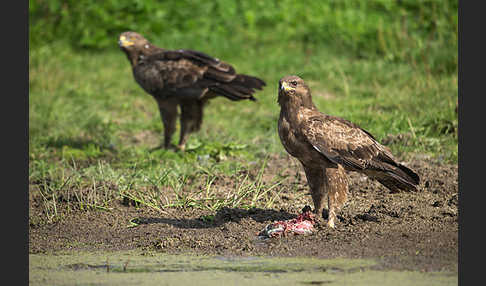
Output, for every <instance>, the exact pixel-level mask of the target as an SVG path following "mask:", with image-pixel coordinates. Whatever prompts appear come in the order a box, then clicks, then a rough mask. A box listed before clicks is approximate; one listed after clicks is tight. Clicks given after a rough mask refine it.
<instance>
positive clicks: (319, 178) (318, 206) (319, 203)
mask: <svg viewBox="0 0 486 286" xmlns="http://www.w3.org/2000/svg"><path fill="white" fill-rule="evenodd" d="M302 165H303V167H304V171H305V176H306V178H307V184H308V185H309V188H310V193H311V196H312V201H313V202H314V213H315V214H316V219H318V220H319V219H320V218H321V217H322V211H323V209H324V204H325V203H326V200H325V199H326V191H327V190H326V189H325V186H324V169H323V168H322V167H320V166H306V165H304V164H302Z"/></svg>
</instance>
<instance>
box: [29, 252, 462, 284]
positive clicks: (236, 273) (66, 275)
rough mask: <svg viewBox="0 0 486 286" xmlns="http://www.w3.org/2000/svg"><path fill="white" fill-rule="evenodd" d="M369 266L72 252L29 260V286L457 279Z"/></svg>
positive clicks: (447, 274) (361, 262) (430, 281)
mask: <svg viewBox="0 0 486 286" xmlns="http://www.w3.org/2000/svg"><path fill="white" fill-rule="evenodd" d="M375 265H376V262H375V261H373V260H361V259H317V258H270V257H221V256H191V255H168V254H163V253H157V254H150V255H147V254H145V255H144V254H142V253H141V252H136V251H125V252H89V253H88V252H86V253H83V252H75V253H63V254H51V255H44V254H31V255H29V285H194V286H195V285H223V284H224V285H252V286H255V285H394V286H399V285H457V284H458V277H457V273H450V272H427V273H423V272H418V271H417V272H413V271H381V270H380V271H378V270H374V269H373V266H375Z"/></svg>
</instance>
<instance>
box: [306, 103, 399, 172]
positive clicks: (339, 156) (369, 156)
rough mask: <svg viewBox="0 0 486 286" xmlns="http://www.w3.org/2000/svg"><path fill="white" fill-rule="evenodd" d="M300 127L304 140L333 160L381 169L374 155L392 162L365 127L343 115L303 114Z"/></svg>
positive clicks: (351, 165)
mask: <svg viewBox="0 0 486 286" xmlns="http://www.w3.org/2000/svg"><path fill="white" fill-rule="evenodd" d="M302 127H303V128H302V130H303V133H304V136H305V137H306V139H307V140H308V142H309V143H310V144H311V145H312V146H314V149H316V150H317V151H319V153H321V154H322V155H324V156H326V157H327V158H328V159H329V160H331V161H332V162H334V163H337V164H341V165H343V166H345V167H348V168H351V169H357V170H364V169H367V168H370V167H371V168H377V169H381V168H380V166H379V164H376V163H375V158H378V157H380V158H383V159H385V160H386V161H391V162H393V161H394V159H393V156H392V155H391V153H390V152H389V150H387V148H386V147H384V146H382V145H381V144H379V143H378V142H377V141H376V140H375V138H374V137H373V136H372V135H371V134H370V133H369V132H367V131H366V130H363V129H362V128H360V127H359V126H357V125H356V124H354V123H352V122H350V121H347V120H345V119H342V118H339V117H335V116H330V115H325V114H322V113H320V112H318V111H313V114H312V115H310V116H306V119H305V120H304V121H303V124H302Z"/></svg>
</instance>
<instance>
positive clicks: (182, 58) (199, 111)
mask: <svg viewBox="0 0 486 286" xmlns="http://www.w3.org/2000/svg"><path fill="white" fill-rule="evenodd" d="M118 44H119V46H120V49H121V50H122V51H123V52H125V54H126V56H127V58H128V60H129V61H130V64H131V66H132V72H133V76H134V78H135V81H136V82H137V83H138V84H139V85H140V86H141V87H142V88H143V89H144V90H145V91H146V92H147V93H149V94H151V95H152V96H153V97H154V98H155V100H156V101H157V103H158V106H159V111H160V116H161V118H162V123H163V125H164V145H163V146H164V147H165V148H169V147H170V142H171V138H172V135H173V134H174V132H175V129H176V128H175V124H176V120H177V115H178V110H177V106H180V112H181V117H180V124H181V131H180V139H179V144H178V146H177V148H178V149H180V150H184V148H185V143H186V140H187V138H188V134H189V133H191V132H195V131H198V130H199V128H200V127H201V123H202V118H203V108H204V104H205V103H206V102H207V101H208V100H209V99H211V98H213V97H216V96H224V97H226V98H228V99H230V100H235V101H237V100H243V99H249V100H253V101H254V100H256V99H255V98H254V97H253V93H254V92H255V89H262V88H263V86H265V82H264V81H263V80H261V79H259V78H257V77H253V76H249V75H244V74H237V73H236V71H235V69H234V68H233V67H232V66H231V65H229V64H228V63H225V62H223V61H220V60H219V59H217V58H213V57H211V56H208V55H206V54H204V53H201V52H198V51H191V50H165V49H162V48H159V47H156V46H154V45H153V44H151V43H150V42H149V41H148V40H146V39H145V38H144V37H143V36H141V35H140V34H138V33H135V32H124V33H122V34H120V36H119V41H118Z"/></svg>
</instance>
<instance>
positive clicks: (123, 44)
mask: <svg viewBox="0 0 486 286" xmlns="http://www.w3.org/2000/svg"><path fill="white" fill-rule="evenodd" d="M133 44H134V43H133V42H131V41H129V40H127V38H126V37H125V36H121V37H120V39H119V40H118V45H119V46H120V47H128V46H133Z"/></svg>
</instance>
